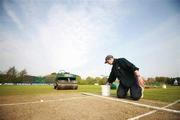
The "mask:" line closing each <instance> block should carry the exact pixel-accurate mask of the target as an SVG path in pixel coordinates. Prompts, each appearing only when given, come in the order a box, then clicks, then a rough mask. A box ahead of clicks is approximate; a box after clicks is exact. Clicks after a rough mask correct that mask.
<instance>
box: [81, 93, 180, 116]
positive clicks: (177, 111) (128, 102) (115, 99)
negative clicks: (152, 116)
mask: <svg viewBox="0 0 180 120" xmlns="http://www.w3.org/2000/svg"><path fill="white" fill-rule="evenodd" d="M82 94H84V95H89V96H95V97H99V98H104V99H107V100H113V101H118V102H123V103H127V104H132V105H135V106H140V107H145V108H151V109H156V110H161V111H168V112H173V113H179V114H180V110H173V109H168V108H162V107H157V106H151V105H146V104H141V103H135V102H131V101H126V100H122V99H118V98H112V97H105V96H101V95H97V94H92V93H86V92H82Z"/></svg>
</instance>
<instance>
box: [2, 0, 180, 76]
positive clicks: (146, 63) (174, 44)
mask: <svg viewBox="0 0 180 120" xmlns="http://www.w3.org/2000/svg"><path fill="white" fill-rule="evenodd" d="M179 46H180V2H179V1H178V0H117V1H116V0H79V1H78V0H27V1H25V0H0V71H6V70H7V69H8V68H9V67H11V66H16V68H17V69H18V70H21V69H24V68H25V69H26V70H27V71H28V73H29V74H30V75H45V74H49V73H52V72H58V71H59V70H62V69H63V70H66V71H69V72H72V73H75V74H79V75H81V76H83V77H86V76H100V75H109V72H110V70H111V66H109V65H106V64H104V58H105V56H106V55H107V54H112V55H113V56H114V57H116V58H121V57H125V58H127V59H128V60H129V61H131V62H132V63H134V64H135V65H136V66H137V67H139V68H140V71H141V73H142V75H143V76H145V77H154V76H169V77H175V76H180V49H179Z"/></svg>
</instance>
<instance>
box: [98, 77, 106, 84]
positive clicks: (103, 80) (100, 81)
mask: <svg viewBox="0 0 180 120" xmlns="http://www.w3.org/2000/svg"><path fill="white" fill-rule="evenodd" d="M106 82H107V77H103V78H101V79H100V80H99V81H98V83H99V85H105V84H106Z"/></svg>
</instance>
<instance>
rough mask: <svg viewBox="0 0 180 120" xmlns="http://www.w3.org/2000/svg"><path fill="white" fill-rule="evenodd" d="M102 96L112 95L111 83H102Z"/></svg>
mask: <svg viewBox="0 0 180 120" xmlns="http://www.w3.org/2000/svg"><path fill="white" fill-rule="evenodd" d="M101 91H102V96H110V85H101Z"/></svg>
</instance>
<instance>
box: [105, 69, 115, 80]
mask: <svg viewBox="0 0 180 120" xmlns="http://www.w3.org/2000/svg"><path fill="white" fill-rule="evenodd" d="M115 80H116V76H115V74H114V71H113V67H112V69H111V73H110V75H109V78H108V81H107V82H108V83H113V82H114V81H115Z"/></svg>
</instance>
